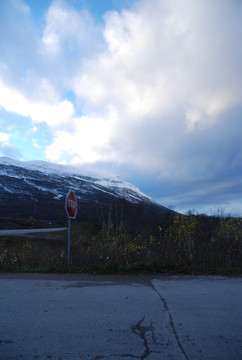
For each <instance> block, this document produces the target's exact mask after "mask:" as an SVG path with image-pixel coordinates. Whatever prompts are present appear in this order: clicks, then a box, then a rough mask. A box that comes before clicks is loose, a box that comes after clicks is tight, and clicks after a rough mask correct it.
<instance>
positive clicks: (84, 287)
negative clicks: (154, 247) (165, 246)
mask: <svg viewBox="0 0 242 360" xmlns="http://www.w3.org/2000/svg"><path fill="white" fill-rule="evenodd" d="M241 304H242V278H238V277H237V278H236V277H218V276H196V277H195V276H168V275H163V276H94V275H92V276H91V275H60V276H58V275H41V274H39V275H38V274H36V275H31V274H0V359H1V360H10V359H11V360H15V359H23V360H28V359H56V360H57V359H58V360H69V359H70V360H76V359H83V360H89V359H90V360H99V359H107V360H119V359H120V360H121V359H126V360H133V359H140V360H144V359H148V360H166V359H167V360H170V359H175V360H240V359H242V307H241Z"/></svg>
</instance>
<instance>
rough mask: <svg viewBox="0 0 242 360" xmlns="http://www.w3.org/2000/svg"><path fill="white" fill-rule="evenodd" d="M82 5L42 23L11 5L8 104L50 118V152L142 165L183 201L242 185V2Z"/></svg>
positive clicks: (4, 94) (169, 195)
mask: <svg viewBox="0 0 242 360" xmlns="http://www.w3.org/2000/svg"><path fill="white" fill-rule="evenodd" d="M70 4H71V3H70V2H66V1H60V0H56V1H53V2H52V3H51V4H50V6H49V8H48V9H47V10H46V13H45V15H44V18H43V22H42V28H41V29H40V28H38V27H37V25H35V24H34V23H33V21H32V18H31V9H30V8H29V7H28V6H27V5H26V4H25V3H24V1H21V0H10V1H9V2H1V5H0V6H1V11H0V13H1V14H2V16H1V20H2V21H0V24H1V25H0V40H1V41H2V42H1V44H2V45H1V49H2V51H1V54H0V80H1V82H0V105H1V106H2V107H3V108H4V109H6V110H7V111H10V112H15V113H17V114H20V115H22V116H24V117H29V118H31V120H32V125H33V127H34V126H35V125H36V124H37V123H40V122H44V123H45V124H47V125H48V127H49V130H50V133H51V136H52V140H50V142H49V144H48V145H47V146H46V149H45V151H46V158H47V159H49V160H52V161H57V162H79V163H82V164H88V163H92V164H94V163H97V162H99V164H100V163H103V164H106V166H110V164H116V166H119V167H120V168H122V169H124V168H125V167H126V169H131V168H132V169H133V175H132V176H133V177H134V176H135V175H134V173H135V171H137V172H138V173H139V174H146V175H147V176H148V175H149V176H150V178H149V181H151V179H152V178H155V179H156V181H154V184H155V185H154V188H153V189H150V190H149V191H150V192H149V194H151V195H152V196H153V197H155V198H156V199H160V201H161V202H162V201H167V202H168V201H171V202H172V199H173V201H174V203H176V204H178V205H179V206H180V205H181V204H182V203H183V204H185V203H186V199H187V198H189V199H190V201H191V202H193V203H195V202H196V201H197V202H200V203H201V202H204V203H205V202H209V201H210V200H211V196H212V195H211V194H212V193H214V201H217V200H218V198H219V197H220V198H222V196H223V194H224V192H227V193H228V194H231V196H232V197H233V194H238V189H239V185H240V178H241V175H242V167H241V164H242V162H241V160H242V159H241V158H242V150H241V145H240V143H241V135H242V134H241V125H240V119H241V115H242V95H241V94H242V86H241V84H242V71H241V61H242V43H241V41H240V40H239V39H240V38H241V36H242V21H241V13H242V3H241V1H239V0H231V1H230V2H228V1H227V0H213V1H209V0H196V1H192V0H181V1H176V0H138V1H135V2H133V5H132V6H130V8H129V9H126V10H125V9H124V10H122V11H121V12H117V11H110V12H107V13H106V14H105V16H104V18H103V22H102V23H98V24H97V23H95V21H94V19H93V18H92V16H91V14H90V13H89V12H87V11H84V10H77V9H75V8H74V7H72V6H71V5H70ZM107 164H109V165H107ZM137 181H138V180H137ZM147 181H148V178H147ZM159 184H163V185H164V189H165V190H164V191H162V189H161V186H160V185H159ZM169 184H170V185H169ZM143 185H144V187H145V186H146V185H145V183H143ZM209 189H210V190H209ZM216 189H217V190H216ZM215 190H216V191H215ZM215 192H216V194H215ZM177 194H179V196H178V195H177ZM174 195H175V196H176V198H175V199H174ZM187 205H189V201H188V202H187Z"/></svg>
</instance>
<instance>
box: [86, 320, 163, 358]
mask: <svg viewBox="0 0 242 360" xmlns="http://www.w3.org/2000/svg"><path fill="white" fill-rule="evenodd" d="M144 320H145V316H143V317H142V319H141V320H139V321H138V323H137V324H135V325H133V326H132V327H131V329H132V331H133V333H134V334H136V335H138V336H139V337H140V338H141V339H142V341H143V344H144V347H145V350H144V352H143V353H142V354H141V355H133V354H130V353H126V354H110V355H98V356H96V357H95V358H94V359H93V360H99V359H105V358H106V359H108V358H109V357H110V356H112V357H120V358H127V357H128V358H133V359H138V360H144V359H146V358H147V357H148V356H149V355H150V354H152V353H157V354H159V352H157V351H151V350H150V347H149V344H148V340H147V337H146V334H147V332H149V331H150V332H151V336H152V340H153V342H154V343H155V344H157V341H156V339H155V329H154V327H153V322H150V324H149V325H148V326H145V325H142V323H143V321H144Z"/></svg>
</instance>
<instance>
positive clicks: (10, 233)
mask: <svg viewBox="0 0 242 360" xmlns="http://www.w3.org/2000/svg"><path fill="white" fill-rule="evenodd" d="M64 230H66V228H48V229H20V230H0V236H17V235H22V236H24V235H26V234H41V233H50V232H56V231H64Z"/></svg>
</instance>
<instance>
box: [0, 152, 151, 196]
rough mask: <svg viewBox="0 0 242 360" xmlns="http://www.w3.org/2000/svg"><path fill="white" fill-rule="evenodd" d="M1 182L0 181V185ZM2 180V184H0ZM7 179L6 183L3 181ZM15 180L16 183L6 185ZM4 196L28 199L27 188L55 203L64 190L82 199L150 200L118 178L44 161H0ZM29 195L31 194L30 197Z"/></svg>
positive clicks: (6, 159)
mask: <svg viewBox="0 0 242 360" xmlns="http://www.w3.org/2000/svg"><path fill="white" fill-rule="evenodd" d="M1 179H2V181H1ZM4 179H5V181H4ZM7 179H8V180H7ZM10 179H12V180H13V179H16V180H18V182H16V181H15V182H14V181H10ZM1 188H2V191H3V190H4V191H6V192H8V193H12V194H14V193H21V192H22V193H25V194H29V195H30V196H31V193H32V190H31V188H32V189H33V188H35V189H36V190H38V191H41V192H48V193H51V194H52V195H53V197H54V198H55V199H56V200H58V199H61V198H62V197H64V196H65V194H66V190H67V189H68V188H71V189H73V190H74V191H76V192H77V197H78V198H82V197H85V194H86V196H87V195H88V194H90V193H92V192H95V191H98V192H101V193H105V194H109V195H112V196H115V197H118V198H124V199H126V200H128V201H130V202H133V203H137V202H149V203H154V202H153V200H152V199H151V198H150V197H148V196H147V195H145V194H144V193H142V192H141V191H140V190H139V189H138V188H137V187H136V186H134V185H132V184H129V183H127V182H125V181H123V180H121V179H120V178H119V177H118V176H105V175H101V174H98V173H96V172H87V171H83V170H82V169H81V167H78V166H70V165H61V164H54V163H49V162H45V161H17V160H12V159H10V158H6V157H0V189H1ZM32 195H33V194H32Z"/></svg>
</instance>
